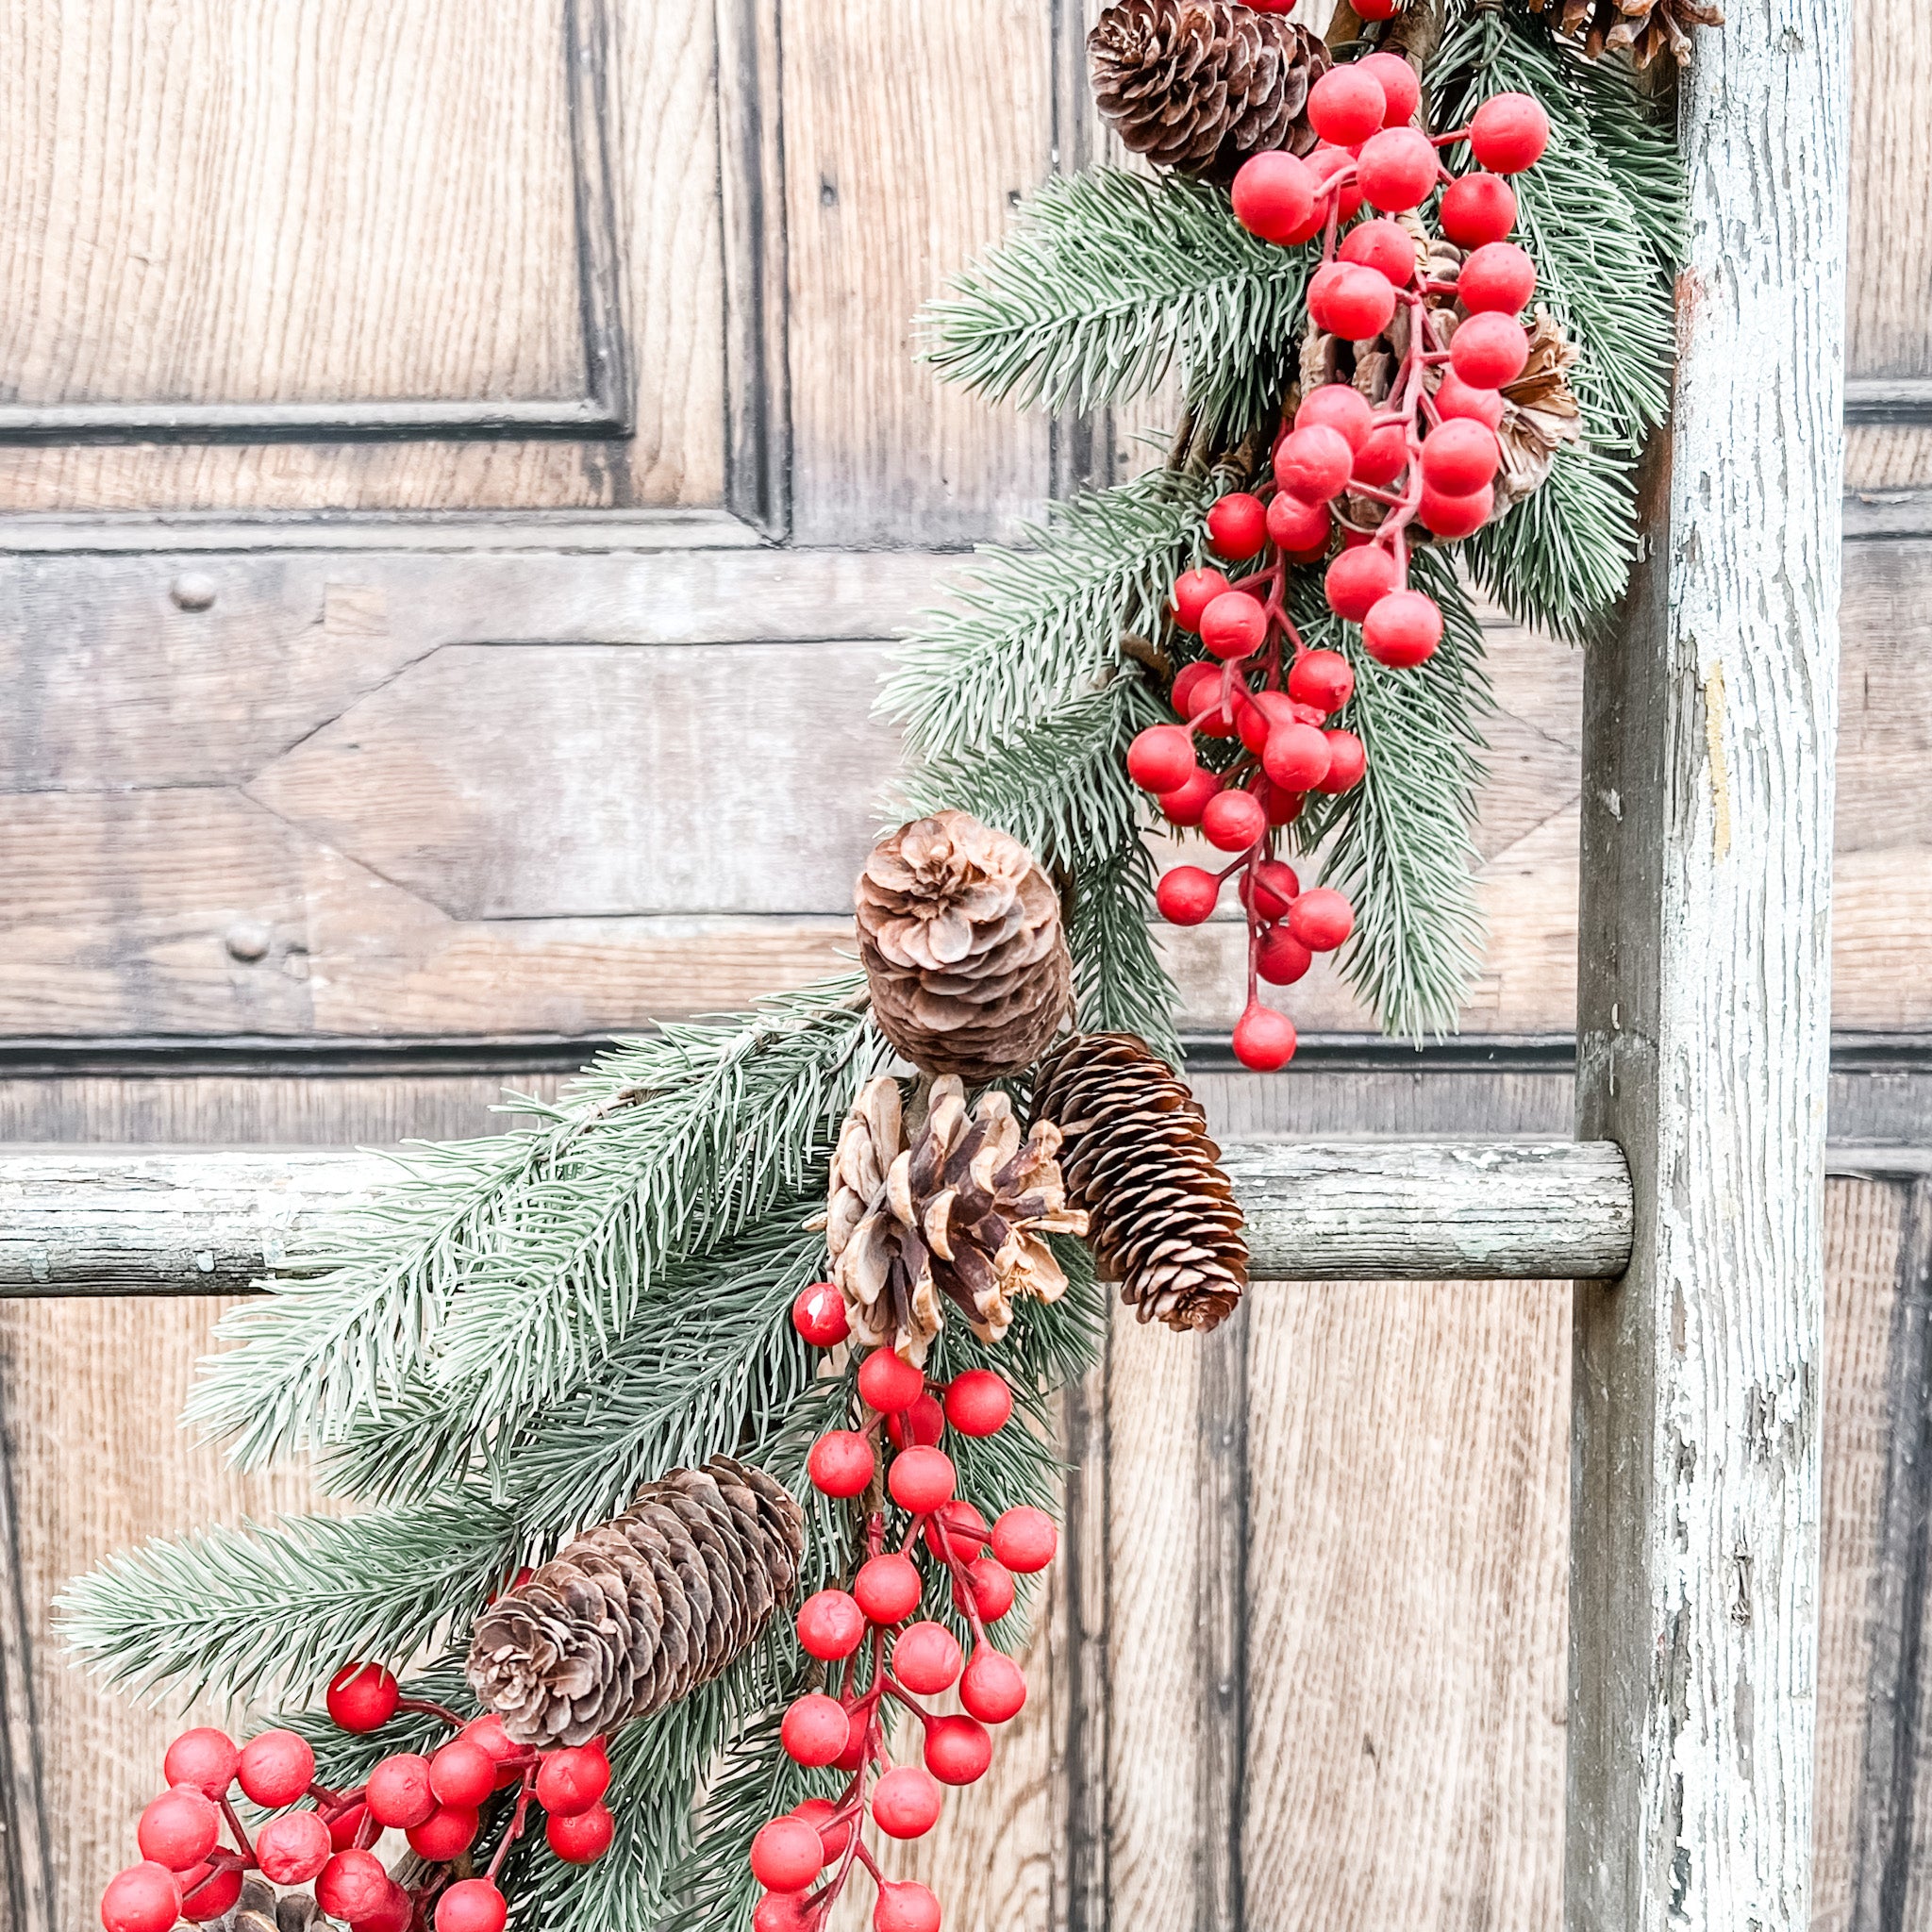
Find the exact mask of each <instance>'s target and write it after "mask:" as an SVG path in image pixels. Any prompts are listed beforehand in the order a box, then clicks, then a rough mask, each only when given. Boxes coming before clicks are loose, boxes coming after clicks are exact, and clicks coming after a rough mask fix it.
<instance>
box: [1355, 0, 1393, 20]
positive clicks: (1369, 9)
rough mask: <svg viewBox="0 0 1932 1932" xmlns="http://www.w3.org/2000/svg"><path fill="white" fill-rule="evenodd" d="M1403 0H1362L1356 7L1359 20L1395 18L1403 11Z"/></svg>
mask: <svg viewBox="0 0 1932 1932" xmlns="http://www.w3.org/2000/svg"><path fill="white" fill-rule="evenodd" d="M1402 7H1403V0H1362V4H1361V5H1359V6H1357V8H1356V10H1355V12H1356V18H1357V20H1393V19H1394V18H1395V16H1396V15H1397V14H1398V13H1400V12H1401V11H1402Z"/></svg>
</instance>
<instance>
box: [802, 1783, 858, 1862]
mask: <svg viewBox="0 0 1932 1932" xmlns="http://www.w3.org/2000/svg"><path fill="white" fill-rule="evenodd" d="M791 1815H792V1817H794V1818H802V1819H804V1820H805V1822H806V1823H807V1824H808V1825H810V1826H811V1828H812V1829H813V1830H814V1831H815V1832H817V1833H818V1835H819V1837H820V1838H821V1839H822V1840H824V1847H825V1857H827V1858H841V1857H844V1856H845V1847H846V1846H847V1845H849V1844H850V1843H851V1842H852V1829H853V1825H854V1824H855V1822H856V1821H855V1820H854V1819H853V1818H851V1817H850V1816H849V1815H848V1816H847V1817H846V1818H845V1819H844V1820H843V1821H842V1822H841V1824H833V1823H832V1820H833V1819H834V1818H836V1817H837V1816H838V1807H836V1806H835V1805H834V1804H833V1803H832V1801H831V1799H829V1798H808V1799H807V1800H806V1801H805V1803H804V1804H802V1805H794V1806H792V1807H791Z"/></svg>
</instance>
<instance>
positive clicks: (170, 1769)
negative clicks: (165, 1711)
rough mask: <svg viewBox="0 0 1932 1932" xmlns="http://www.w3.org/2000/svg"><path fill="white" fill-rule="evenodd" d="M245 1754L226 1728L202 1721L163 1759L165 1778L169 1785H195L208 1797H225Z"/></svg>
mask: <svg viewBox="0 0 1932 1932" xmlns="http://www.w3.org/2000/svg"><path fill="white" fill-rule="evenodd" d="M241 1757H242V1754H241V1752H239V1751H238V1750H237V1749H236V1748H235V1740H234V1739H232V1738H231V1737H229V1735H228V1734H227V1732H226V1731H218V1730H216V1729H215V1728H214V1727H213V1726H212V1725H211V1724H201V1725H198V1726H197V1727H196V1728H195V1729H193V1730H192V1731H183V1732H182V1733H181V1735H180V1736H179V1737H178V1738H176V1739H175V1741H174V1742H173V1743H172V1744H170V1745H169V1746H168V1755H167V1756H166V1757H163V1758H162V1759H161V1779H162V1782H163V1783H165V1784H169V1785H192V1786H193V1787H194V1789H195V1790H197V1791H199V1792H200V1793H201V1794H202V1795H203V1797H206V1798H219V1797H223V1796H225V1794H226V1791H227V1789H228V1787H229V1786H230V1785H231V1784H233V1783H234V1781H235V1766H236V1764H237V1763H238V1762H239V1761H240V1760H241Z"/></svg>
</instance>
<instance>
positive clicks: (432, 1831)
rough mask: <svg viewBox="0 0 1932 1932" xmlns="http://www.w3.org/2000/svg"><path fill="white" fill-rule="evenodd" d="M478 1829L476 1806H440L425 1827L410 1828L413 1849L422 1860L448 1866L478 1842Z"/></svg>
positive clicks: (423, 1824)
mask: <svg viewBox="0 0 1932 1932" xmlns="http://www.w3.org/2000/svg"><path fill="white" fill-rule="evenodd" d="M476 1826H477V1814H476V1807H475V1806H474V1805H440V1806H438V1807H437V1808H436V1809H435V1810H434V1811H432V1812H431V1813H430V1814H429V1816H428V1817H427V1818H425V1820H424V1821H423V1823H422V1824H414V1825H411V1826H410V1827H409V1834H408V1837H409V1849H410V1850H411V1851H412V1852H414V1853H415V1854H416V1856H417V1857H419V1858H427V1859H429V1861H430V1862H431V1863H432V1864H437V1865H446V1864H448V1863H449V1861H450V1860H451V1859H452V1858H460V1857H462V1855H463V1854H464V1853H465V1852H467V1851H468V1850H469V1849H470V1847H471V1846H472V1845H473V1844H474V1843H475V1841H476Z"/></svg>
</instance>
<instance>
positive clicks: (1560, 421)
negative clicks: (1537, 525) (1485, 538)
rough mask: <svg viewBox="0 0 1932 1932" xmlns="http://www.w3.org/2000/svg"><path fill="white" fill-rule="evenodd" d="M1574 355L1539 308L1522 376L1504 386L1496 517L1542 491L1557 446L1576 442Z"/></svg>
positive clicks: (1579, 421) (1579, 429)
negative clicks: (1571, 378) (1571, 379)
mask: <svg viewBox="0 0 1932 1932" xmlns="http://www.w3.org/2000/svg"><path fill="white" fill-rule="evenodd" d="M1578 353H1579V351H1578V350H1577V347H1576V344H1575V343H1574V342H1572V341H1567V340H1566V339H1565V337H1564V335H1563V332H1562V330H1561V329H1559V328H1558V327H1557V325H1556V323H1555V321H1554V320H1553V319H1552V318H1551V315H1550V312H1549V310H1548V309H1547V308H1538V309H1537V311H1536V319H1535V321H1534V322H1533V323H1532V324H1531V325H1530V330H1529V360H1528V361H1527V362H1525V363H1524V365H1523V374H1522V375H1519V376H1517V377H1516V379H1515V380H1514V381H1513V382H1507V383H1505V384H1504V385H1503V421H1502V423H1501V424H1500V425H1498V427H1497V430H1496V441H1498V442H1499V443H1500V444H1501V445H1502V448H1503V467H1502V468H1501V469H1500V470H1499V471H1497V473H1496V513H1497V514H1498V515H1499V516H1500V515H1501V514H1502V513H1503V511H1504V510H1506V509H1507V508H1509V507H1510V505H1512V504H1516V503H1521V502H1522V501H1523V499H1524V497H1525V496H1527V495H1529V494H1530V493H1531V492H1532V491H1536V490H1540V489H1541V487H1542V485H1543V482H1544V479H1545V478H1546V477H1547V476H1548V475H1549V474H1550V464H1551V462H1552V461H1553V460H1554V459H1555V457H1556V454H1557V446H1558V445H1559V444H1561V443H1566V442H1576V441H1581V439H1582V436H1583V409H1582V406H1581V405H1580V404H1579V403H1578V402H1577V400H1576V395H1575V391H1573V390H1572V389H1571V387H1570V371H1571V369H1572V368H1573V367H1574V364H1575V361H1576V358H1577V355H1578Z"/></svg>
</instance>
